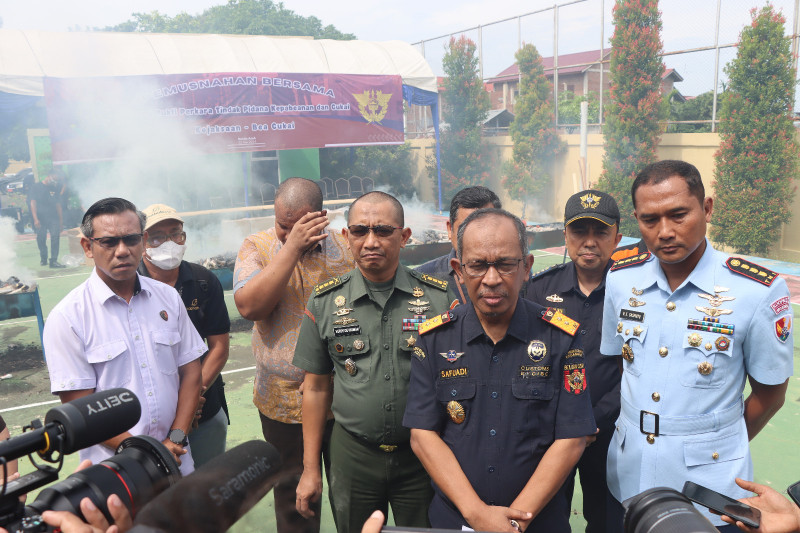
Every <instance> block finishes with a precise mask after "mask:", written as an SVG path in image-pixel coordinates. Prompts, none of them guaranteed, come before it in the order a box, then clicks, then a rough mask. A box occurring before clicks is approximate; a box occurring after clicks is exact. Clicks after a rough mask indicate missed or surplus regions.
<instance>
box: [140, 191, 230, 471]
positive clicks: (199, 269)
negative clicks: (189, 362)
mask: <svg viewBox="0 0 800 533" xmlns="http://www.w3.org/2000/svg"><path fill="white" fill-rule="evenodd" d="M143 212H144V214H145V216H146V217H147V222H146V224H145V228H144V229H145V231H147V242H146V243H145V253H144V255H143V256H142V262H141V264H140V265H139V274H140V275H142V276H147V277H150V278H153V279H156V280H158V281H160V282H162V283H166V284H167V285H171V286H173V287H175V289H176V290H177V291H178V293H179V294H180V295H181V300H183V304H184V305H185V306H186V312H187V313H188V314H189V319H190V320H191V321H192V324H193V325H194V327H195V329H196V330H197V332H198V333H199V334H200V336H201V337H202V338H203V340H204V341H205V342H206V343H207V344H208V351H207V352H206V353H205V354H204V355H203V358H202V360H201V364H202V367H201V368H202V370H201V371H202V380H203V383H202V389H201V390H202V391H203V393H202V396H201V398H200V405H199V406H198V409H197V412H196V413H195V419H194V426H195V427H194V429H193V430H192V431H191V433H189V445H190V446H191V450H192V458H193V459H194V464H195V467H196V468H197V467H200V466H202V465H203V464H204V463H206V462H208V461H209V460H211V459H212V458H214V457H216V456H217V455H220V454H221V453H224V452H225V440H226V437H227V434H228V424H229V422H228V405H227V403H226V401H225V390H224V383H223V382H222V376H221V375H220V372H221V371H222V368H223V367H224V366H225V363H226V362H227V361H228V353H229V348H230V331H231V321H230V319H229V317H228V308H227V307H226V306H225V294H224V293H223V291H222V284H221V283H220V282H219V279H217V277H216V276H215V275H214V274H213V273H212V272H211V271H210V270H208V269H207V268H205V267H203V266H200V265H198V264H195V263H189V262H188V261H184V260H183V254H184V252H185V250H186V244H185V243H186V232H184V231H183V219H182V218H181V217H180V216H179V215H178V212H177V211H176V210H175V209H173V208H172V207H169V206H168V205H164V204H153V205H151V206H148V207H146V208H145V209H144V211H143Z"/></svg>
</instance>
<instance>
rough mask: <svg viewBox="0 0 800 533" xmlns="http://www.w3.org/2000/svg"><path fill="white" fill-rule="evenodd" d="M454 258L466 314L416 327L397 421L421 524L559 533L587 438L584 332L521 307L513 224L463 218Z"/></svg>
mask: <svg viewBox="0 0 800 533" xmlns="http://www.w3.org/2000/svg"><path fill="white" fill-rule="evenodd" d="M458 251H459V252H458V255H459V258H458V259H455V260H454V261H453V267H454V268H456V269H460V270H461V273H462V274H461V275H462V276H463V277H464V280H465V281H466V283H467V289H468V290H469V295H470V300H471V303H470V302H468V303H467V304H466V305H462V306H458V307H456V308H455V309H453V310H452V311H450V312H448V313H444V314H442V315H440V316H439V317H435V318H433V319H431V320H430V321H428V322H426V323H425V324H423V325H422V326H420V340H419V342H418V343H417V346H416V348H415V350H414V358H413V359H412V363H411V385H410V387H409V394H408V406H407V408H406V414H405V417H404V418H403V424H404V425H405V426H407V427H409V428H411V445H412V447H413V449H414V452H415V453H416V454H417V456H418V457H419V458H420V460H421V461H422V464H423V465H424V466H425V469H426V470H427V471H428V473H429V474H430V475H431V478H432V479H433V481H434V483H435V496H434V499H433V502H432V503H431V507H430V511H429V517H430V521H431V525H432V526H433V527H435V528H445V529H461V528H462V527H463V526H469V527H470V528H472V529H474V530H476V531H508V532H513V531H518V532H519V531H525V530H526V529H527V528H528V527H531V531H547V532H561V531H569V519H568V517H567V513H566V501H565V498H564V496H563V494H562V493H561V491H562V490H563V489H562V485H563V483H564V480H565V479H566V478H567V476H568V475H569V473H570V472H571V471H572V468H573V467H574V466H575V464H576V463H577V462H578V459H580V456H581V454H582V453H583V450H584V447H585V446H586V441H587V439H586V436H587V435H592V434H594V432H595V430H596V426H595V422H594V418H593V417H592V407H591V403H590V401H589V394H588V393H586V369H585V365H584V357H583V350H582V349H581V347H580V340H581V337H583V336H582V335H577V337H578V338H577V339H575V338H573V336H575V334H576V333H577V332H579V331H580V328H581V327H582V326H581V325H580V324H578V322H576V321H574V320H572V319H571V318H568V317H567V316H566V315H565V314H564V313H563V312H561V311H560V310H556V309H554V308H544V307H542V306H540V305H538V304H535V303H533V302H530V301H528V300H525V299H523V298H521V297H520V289H521V288H522V285H523V283H524V282H525V281H526V280H527V278H528V275H529V274H528V273H529V272H530V268H531V265H532V264H533V257H532V256H531V255H530V254H529V253H528V251H527V248H526V246H525V227H524V226H523V224H522V222H521V221H520V220H519V219H518V218H516V217H515V216H514V215H512V214H510V213H508V212H506V211H502V210H499V209H481V210H478V211H476V212H474V213H472V214H471V215H470V216H469V217H467V219H466V220H465V221H464V224H462V226H461V228H460V229H459V232H458ZM576 341H577V342H576Z"/></svg>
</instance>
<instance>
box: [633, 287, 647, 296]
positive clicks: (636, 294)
mask: <svg viewBox="0 0 800 533" xmlns="http://www.w3.org/2000/svg"><path fill="white" fill-rule="evenodd" d="M631 292H632V293H633V295H634V296H641V295H642V294H643V293H644V289H637V288H636V287H631Z"/></svg>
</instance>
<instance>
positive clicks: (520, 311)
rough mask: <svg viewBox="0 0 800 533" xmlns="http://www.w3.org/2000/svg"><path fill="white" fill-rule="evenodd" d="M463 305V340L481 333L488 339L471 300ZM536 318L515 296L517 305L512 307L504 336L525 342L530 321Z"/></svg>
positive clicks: (520, 299) (472, 338) (470, 338)
mask: <svg viewBox="0 0 800 533" xmlns="http://www.w3.org/2000/svg"><path fill="white" fill-rule="evenodd" d="M530 303H531V304H532V305H534V306H536V307H537V308H541V309H542V310H544V307H541V306H540V305H538V304H535V303H533V302H530ZM464 305H466V306H467V311H466V315H465V316H464V330H463V331H464V332H465V333H464V335H465V337H466V339H465V340H466V341H467V342H468V343H469V342H472V341H473V340H475V339H477V338H478V337H480V336H482V335H483V336H486V338H487V339H488V338H489V336H488V335H486V333H485V332H484V331H483V325H482V324H481V321H480V320H479V319H478V314H477V312H476V311H475V306H474V305H472V302H467V303H465V304H464ZM537 319H539V317H533V316H530V315H529V313H528V310H527V309H526V308H525V302H523V301H522V297H517V307H516V308H515V309H514V314H513V315H511V322H510V323H509V325H508V330H507V331H506V335H505V336H506V337H508V336H511V337H515V338H516V339H518V340H520V341H522V342H527V341H528V340H529V339H528V337H529V336H530V335H529V333H528V332H529V331H530V324H531V321H533V320H537Z"/></svg>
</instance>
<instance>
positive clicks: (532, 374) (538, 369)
mask: <svg viewBox="0 0 800 533" xmlns="http://www.w3.org/2000/svg"><path fill="white" fill-rule="evenodd" d="M519 376H520V377H521V378H524V379H530V378H549V377H550V365H522V366H521V367H519Z"/></svg>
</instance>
